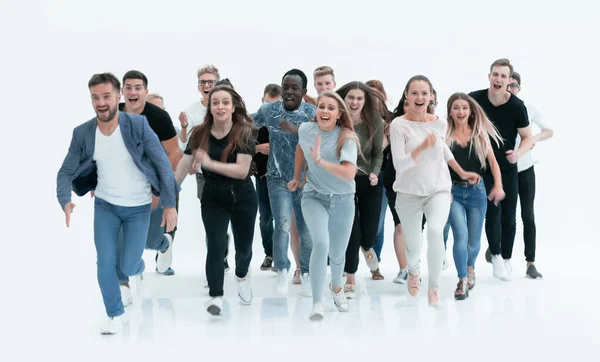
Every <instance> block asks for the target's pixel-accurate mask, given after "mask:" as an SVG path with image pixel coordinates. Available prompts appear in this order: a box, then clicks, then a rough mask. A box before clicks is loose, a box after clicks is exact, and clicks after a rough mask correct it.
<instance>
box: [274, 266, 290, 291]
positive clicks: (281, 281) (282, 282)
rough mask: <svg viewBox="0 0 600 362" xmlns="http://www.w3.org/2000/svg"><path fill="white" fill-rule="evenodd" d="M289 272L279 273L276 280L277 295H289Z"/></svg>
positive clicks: (279, 271)
mask: <svg viewBox="0 0 600 362" xmlns="http://www.w3.org/2000/svg"><path fill="white" fill-rule="evenodd" d="M287 275H288V270H287V269H281V270H278V271H277V277H276V279H275V293H277V294H279V295H287V293H288V280H287Z"/></svg>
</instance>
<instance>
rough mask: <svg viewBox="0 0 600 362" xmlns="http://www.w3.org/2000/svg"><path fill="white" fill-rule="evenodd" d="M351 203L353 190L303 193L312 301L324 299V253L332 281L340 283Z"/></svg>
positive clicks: (352, 203)
mask: <svg viewBox="0 0 600 362" xmlns="http://www.w3.org/2000/svg"><path fill="white" fill-rule="evenodd" d="M354 207H355V206H354V194H346V195H324V194H320V193H318V192H316V191H306V192H305V193H304V194H303V195H302V214H303V215H304V220H306V226H307V227H308V230H309V231H310V235H311V236H312V240H313V249H312V254H311V256H310V271H311V273H310V281H311V288H312V293H313V302H322V301H323V291H324V290H325V277H326V276H327V255H329V260H330V265H331V284H332V285H333V286H336V287H341V286H342V283H343V280H342V274H343V272H344V264H345V262H346V260H345V259H346V248H347V247H348V242H349V241H350V233H351V232H352V224H353V223H354Z"/></svg>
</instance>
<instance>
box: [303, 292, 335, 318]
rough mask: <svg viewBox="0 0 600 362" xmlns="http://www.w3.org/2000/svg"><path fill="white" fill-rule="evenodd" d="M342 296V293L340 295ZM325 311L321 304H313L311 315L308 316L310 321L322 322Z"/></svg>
mask: <svg viewBox="0 0 600 362" xmlns="http://www.w3.org/2000/svg"><path fill="white" fill-rule="evenodd" d="M342 294H343V293H342ZM324 314H325V311H324V308H323V303H321V302H317V303H315V304H313V309H312V313H311V314H310V320H311V321H313V322H316V321H321V320H323V317H324Z"/></svg>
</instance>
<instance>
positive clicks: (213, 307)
mask: <svg viewBox="0 0 600 362" xmlns="http://www.w3.org/2000/svg"><path fill="white" fill-rule="evenodd" d="M206 311H207V312H208V313H210V314H212V315H219V314H221V308H219V307H217V306H216V305H209V306H208V308H206Z"/></svg>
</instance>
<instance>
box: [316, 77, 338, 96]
mask: <svg viewBox="0 0 600 362" xmlns="http://www.w3.org/2000/svg"><path fill="white" fill-rule="evenodd" d="M334 88H335V80H333V75H331V74H326V75H322V76H320V77H315V89H316V90H317V95H319V94H321V92H322V91H324V90H333V89H334Z"/></svg>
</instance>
